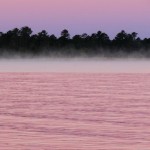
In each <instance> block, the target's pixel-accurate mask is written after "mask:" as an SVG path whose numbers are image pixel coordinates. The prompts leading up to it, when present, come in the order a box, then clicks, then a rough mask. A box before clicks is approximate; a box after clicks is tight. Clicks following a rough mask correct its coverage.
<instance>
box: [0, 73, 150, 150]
mask: <svg viewBox="0 0 150 150" xmlns="http://www.w3.org/2000/svg"><path fill="white" fill-rule="evenodd" d="M149 149H150V74H101V73H96V74H88V73H87V74H84V73H82V74H80V73H72V74H71V73H64V74H63V73H1V74H0V150H149Z"/></svg>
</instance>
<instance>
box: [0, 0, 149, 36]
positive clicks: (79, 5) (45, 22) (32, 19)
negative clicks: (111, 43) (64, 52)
mask: <svg viewBox="0 0 150 150" xmlns="http://www.w3.org/2000/svg"><path fill="white" fill-rule="evenodd" d="M149 7H150V1H149V0H0V22H1V23H0V31H3V32H4V31H7V30H9V29H12V28H14V27H22V26H24V25H28V26H30V27H31V28H32V29H33V31H34V32H39V31H41V30H42V29H46V30H47V31H48V32H49V33H50V34H51V33H54V34H56V35H59V34H60V32H61V30H63V29H64V28H67V29H68V30H69V31H70V33H71V34H72V35H74V34H82V33H84V32H86V33H88V34H90V33H92V32H96V31H98V30H102V31H104V32H106V33H108V35H110V36H111V37H114V36H115V34H116V33H117V32H119V31H120V30H122V29H124V30H126V31H128V32H132V31H136V32H138V33H139V36H140V37H150V16H149V14H150V9H149Z"/></svg>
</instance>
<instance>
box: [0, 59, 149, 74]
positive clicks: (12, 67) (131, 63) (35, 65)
mask: <svg viewBox="0 0 150 150" xmlns="http://www.w3.org/2000/svg"><path fill="white" fill-rule="evenodd" d="M0 72H54V73H55V72H56V73H59V72H60V73H69V72H70V73H150V60H149V59H144V58H143V59H142V58H140V59H138V58H122V59H121V58H113V59H111V58H109V59H108V58H96V57H95V58H24V59H23V58H14V59H4V58H3V59H2V58H1V59H0Z"/></svg>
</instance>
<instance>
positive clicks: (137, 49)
mask: <svg viewBox="0 0 150 150" xmlns="http://www.w3.org/2000/svg"><path fill="white" fill-rule="evenodd" d="M14 54H15V55H31V56H40V55H55V56H82V55H83V56H110V57H111V56H127V55H130V54H142V55H143V56H146V57H149V56H150V38H145V39H140V38H139V37H137V33H136V32H133V33H126V32H125V31H123V30H122V31H121V32H120V33H118V34H117V35H116V37H115V38H114V39H112V40H111V39H110V38H109V36H108V35H107V34H106V33H103V32H101V31H98V32H97V33H93V34H91V35H88V34H86V33H83V34H82V35H75V36H73V37H72V38H71V37H70V34H69V32H68V30H66V29H65V30H63V31H62V32H61V35H60V37H56V36H55V35H53V34H52V35H48V33H47V32H46V31H45V30H43V31H41V32H39V33H37V34H33V32H32V30H31V28H29V27H22V28H21V29H18V28H15V29H13V30H10V31H8V32H6V33H2V32H0V56H5V55H7V56H12V55H14Z"/></svg>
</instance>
